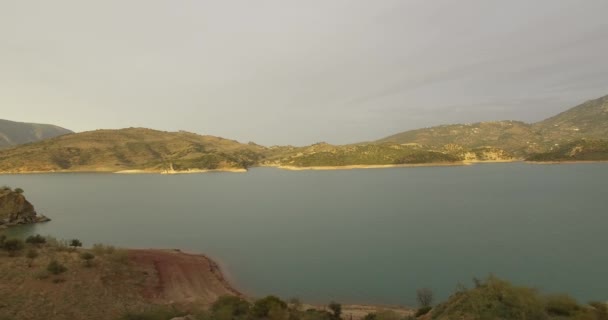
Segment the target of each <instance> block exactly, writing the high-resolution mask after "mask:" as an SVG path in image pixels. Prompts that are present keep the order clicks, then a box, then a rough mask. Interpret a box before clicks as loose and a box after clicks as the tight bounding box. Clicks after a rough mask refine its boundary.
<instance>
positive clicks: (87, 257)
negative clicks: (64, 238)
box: [80, 252, 95, 267]
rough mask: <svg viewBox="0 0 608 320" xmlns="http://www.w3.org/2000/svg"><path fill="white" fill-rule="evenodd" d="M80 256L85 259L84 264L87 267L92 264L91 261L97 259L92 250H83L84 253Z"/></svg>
mask: <svg viewBox="0 0 608 320" xmlns="http://www.w3.org/2000/svg"><path fill="white" fill-rule="evenodd" d="M80 258H81V259H82V260H84V265H85V266H86V267H90V266H91V261H93V259H95V255H93V254H92V253H90V252H83V253H82V254H81V255H80Z"/></svg>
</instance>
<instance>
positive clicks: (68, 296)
mask: <svg viewBox="0 0 608 320" xmlns="http://www.w3.org/2000/svg"><path fill="white" fill-rule="evenodd" d="M38 251H39V252H40V256H39V257H38V258H36V259H35V260H34V262H33V266H32V267H28V259H27V258H26V257H25V255H24V254H21V255H20V256H17V257H8V256H7V254H6V252H4V251H1V252H0V319H5V318H6V319H57V320H63V319H65V320H73V319H91V320H95V319H98V320H106V319H108V320H110V319H112V320H115V319H118V318H119V317H121V316H122V315H124V314H125V313H126V312H135V313H137V312H142V311H144V310H147V309H150V308H153V307H154V306H158V305H168V304H171V305H173V306H175V307H177V308H178V309H183V310H185V311H187V310H192V309H200V308H204V307H207V306H209V305H210V304H211V303H213V302H215V300H216V299H217V298H218V297H219V296H221V295H227V294H228V295H230V294H238V292H236V291H234V290H233V289H232V288H231V287H230V286H229V285H228V284H227V283H226V282H225V280H224V279H223V277H222V275H221V273H219V269H217V266H216V265H215V263H214V262H213V261H211V260H209V259H208V258H206V257H204V256H199V255H189V254H183V253H180V252H175V251H167V250H129V251H126V250H115V249H112V250H107V251H101V253H100V251H99V250H95V251H92V252H94V253H95V255H96V257H95V259H94V260H93V262H94V263H93V266H92V267H85V266H84V264H83V260H82V259H81V258H80V253H82V252H84V251H91V250H86V249H79V250H77V251H71V250H64V249H62V250H58V249H57V247H50V246H45V247H43V248H41V249H38ZM51 259H55V260H57V261H59V262H60V263H62V264H63V265H65V266H66V267H67V272H65V273H63V274H60V275H50V274H48V272H46V271H45V270H46V266H47V265H48V263H49V262H50V261H51Z"/></svg>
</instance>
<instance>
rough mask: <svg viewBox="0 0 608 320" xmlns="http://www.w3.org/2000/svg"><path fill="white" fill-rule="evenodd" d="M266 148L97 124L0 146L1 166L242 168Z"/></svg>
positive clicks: (112, 169)
mask: <svg viewBox="0 0 608 320" xmlns="http://www.w3.org/2000/svg"><path fill="white" fill-rule="evenodd" d="M264 149H265V148H263V147H260V146H257V145H255V144H242V143H239V142H237V141H234V140H228V139H223V138H218V137H214V136H202V135H198V134H194V133H189V132H183V131H180V132H164V131H157V130H152V129H145V128H128V129H119V130H96V131H88V132H82V133H77V134H71V135H66V136H60V137H56V138H53V139H48V140H44V141H40V142H37V143H33V144H28V145H23V146H19V147H16V148H12V149H8V150H3V151H2V152H0V172H37V171H42V172H46V171H101V172H116V171H125V170H141V171H150V172H175V171H177V172H179V171H187V170H233V169H244V168H246V167H248V166H250V165H252V164H254V163H256V162H257V161H258V160H259V158H261V157H262V156H263V155H262V151H263V150H264Z"/></svg>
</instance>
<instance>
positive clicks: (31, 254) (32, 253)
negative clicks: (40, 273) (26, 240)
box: [26, 249, 38, 268]
mask: <svg viewBox="0 0 608 320" xmlns="http://www.w3.org/2000/svg"><path fill="white" fill-rule="evenodd" d="M26 257H27V259H28V263H27V266H28V267H30V268H31V267H32V264H33V263H34V259H36V258H38V251H36V249H30V250H28V251H27V253H26Z"/></svg>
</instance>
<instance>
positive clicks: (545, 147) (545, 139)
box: [377, 96, 608, 157]
mask: <svg viewBox="0 0 608 320" xmlns="http://www.w3.org/2000/svg"><path fill="white" fill-rule="evenodd" d="M607 136H608V96H604V97H601V98H598V99H595V100H590V101H587V102H585V103H583V104H581V105H579V106H576V107H574V108H571V109H568V110H566V111H564V112H562V113H560V114H558V115H556V116H554V117H551V118H548V119H545V120H543V121H540V122H536V123H533V124H527V123H524V122H520V121H493V122H480V123H474V124H453V125H443V126H436V127H431V128H423V129H417V130H411V131H405V132H401V133H397V134H395V135H392V136H389V137H386V138H383V139H380V140H378V141H377V143H386V142H392V143H418V144H422V145H428V146H430V147H435V148H438V147H441V146H443V145H446V144H457V145H461V146H463V147H464V148H467V149H474V148H479V147H494V148H500V149H503V150H506V151H507V152H509V153H512V154H514V155H516V156H518V157H527V156H530V155H532V154H536V153H544V152H548V151H550V150H551V148H552V147H553V146H555V144H567V143H570V142H573V141H576V140H579V139H583V138H585V139H603V138H605V137H607Z"/></svg>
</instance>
